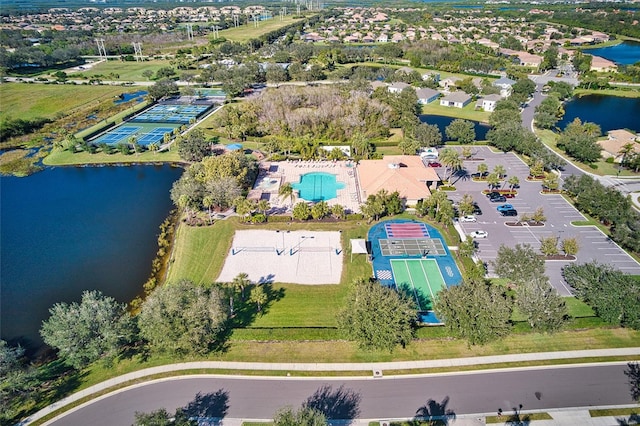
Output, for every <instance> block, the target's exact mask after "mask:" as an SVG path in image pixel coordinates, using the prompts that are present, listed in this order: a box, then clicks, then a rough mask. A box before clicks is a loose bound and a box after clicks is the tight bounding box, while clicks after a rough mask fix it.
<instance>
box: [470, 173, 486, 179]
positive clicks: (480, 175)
mask: <svg viewBox="0 0 640 426" xmlns="http://www.w3.org/2000/svg"><path fill="white" fill-rule="evenodd" d="M487 176H489V172H482V173H473V174H472V175H471V177H472V178H476V179H480V178H486V177H487Z"/></svg>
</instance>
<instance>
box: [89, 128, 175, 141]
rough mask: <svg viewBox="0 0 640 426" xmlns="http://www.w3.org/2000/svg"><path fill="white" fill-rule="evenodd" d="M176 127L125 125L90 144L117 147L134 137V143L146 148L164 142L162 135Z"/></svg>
mask: <svg viewBox="0 0 640 426" xmlns="http://www.w3.org/2000/svg"><path fill="white" fill-rule="evenodd" d="M176 127H178V125H177V124H164V125H163V126H158V125H157V124H152V123H136V125H135V126H130V125H126V124H125V125H122V126H119V127H116V128H114V129H111V130H109V131H108V132H107V133H106V134H104V135H102V136H100V137H98V138H97V139H94V140H93V141H92V142H93V143H94V144H101V143H106V144H108V145H117V144H119V143H129V138H131V137H132V136H134V137H135V138H136V141H137V142H138V143H139V144H140V145H143V146H148V145H151V144H152V143H158V144H160V143H162V142H163V140H164V135H165V134H166V133H172V132H173V129H175V128H176Z"/></svg>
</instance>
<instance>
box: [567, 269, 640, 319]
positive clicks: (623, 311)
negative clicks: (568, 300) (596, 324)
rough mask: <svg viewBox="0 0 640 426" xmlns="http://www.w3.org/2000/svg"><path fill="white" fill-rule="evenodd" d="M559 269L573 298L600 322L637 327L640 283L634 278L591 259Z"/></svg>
mask: <svg viewBox="0 0 640 426" xmlns="http://www.w3.org/2000/svg"><path fill="white" fill-rule="evenodd" d="M562 272H563V276H564V278H565V280H566V281H567V284H569V285H570V286H571V287H572V288H573V289H575V291H576V297H578V298H579V299H580V300H582V301H583V302H585V303H587V304H588V305H589V306H591V307H592V308H593V309H594V311H595V312H596V314H597V315H598V316H599V317H600V318H602V319H603V320H604V321H606V322H608V323H611V324H619V325H621V326H623V327H629V328H633V329H634V330H640V310H638V306H640V284H639V283H638V281H637V280H636V279H634V277H632V276H630V275H626V274H623V273H622V272H620V271H619V270H616V269H614V268H613V267H612V266H611V265H603V264H599V263H597V262H595V261H594V262H590V263H585V264H583V265H576V264H572V265H568V266H565V267H564V269H563V271H562Z"/></svg>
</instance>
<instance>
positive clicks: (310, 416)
mask: <svg viewBox="0 0 640 426" xmlns="http://www.w3.org/2000/svg"><path fill="white" fill-rule="evenodd" d="M273 424H274V426H326V425H327V424H328V422H327V417H326V416H325V415H324V414H323V413H322V412H321V411H319V410H316V409H315V408H311V407H302V408H300V409H299V410H294V409H293V408H292V407H285V408H282V409H280V410H278V412H277V413H276V414H275V416H274V418H273Z"/></svg>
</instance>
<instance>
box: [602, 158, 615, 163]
mask: <svg viewBox="0 0 640 426" xmlns="http://www.w3.org/2000/svg"><path fill="white" fill-rule="evenodd" d="M604 161H605V163H608V164H613V157H609V158H607V159H606V160H604Z"/></svg>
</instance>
